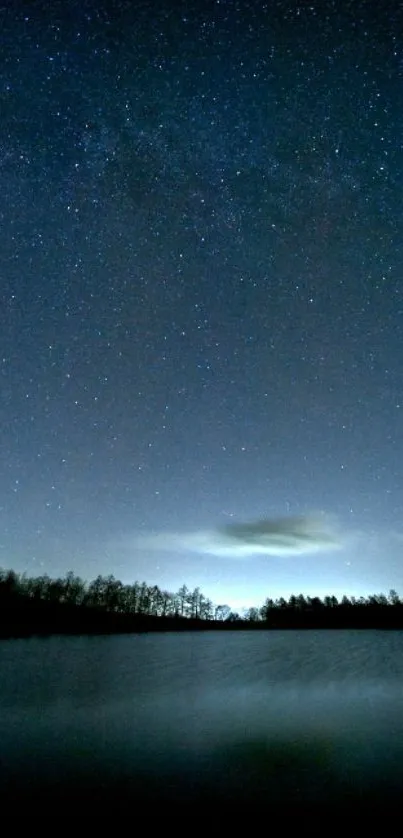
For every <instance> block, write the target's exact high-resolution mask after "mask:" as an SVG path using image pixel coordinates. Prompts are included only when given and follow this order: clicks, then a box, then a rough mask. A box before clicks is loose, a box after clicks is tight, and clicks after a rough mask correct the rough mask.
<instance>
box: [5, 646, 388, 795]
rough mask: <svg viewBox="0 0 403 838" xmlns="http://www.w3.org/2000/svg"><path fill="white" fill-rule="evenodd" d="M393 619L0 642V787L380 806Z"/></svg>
mask: <svg viewBox="0 0 403 838" xmlns="http://www.w3.org/2000/svg"><path fill="white" fill-rule="evenodd" d="M401 641H402V633H401V632H375V631H374V632H372V631H367V632H360V631H333V632H330V631H329V632H326V631H318V632H317V631H306V632H294V631H288V632H268V631H267V632H264V631H262V632H249V633H248V632H245V633H243V632H234V633H233V634H228V633H226V634H223V633H215V632H211V633H210V632H209V633H207V632H206V633H200V634H190V633H189V634H180V635H176V634H167V635H162V634H161V635H141V636H138V635H137V636H134V635H132V636H121V637H119V636H114V637H98V638H94V637H92V638H86V637H83V638H66V637H65V638H57V637H55V638H50V639H47V640H46V639H45V640H42V639H31V640H16V641H7V642H3V643H2V644H1V645H0V675H1V683H2V689H1V693H0V738H1V746H2V748H1V750H2V763H1V769H0V790H1V793H2V794H5V795H7V797H9V795H10V794H11V793H13V794H16V795H17V796H18V797H19V798H20V799H21V800H22V799H24V796H27V795H28V794H31V795H33V796H34V797H35V798H36V799H40V797H41V795H46V794H49V793H52V794H55V793H63V792H64V791H65V792H66V794H67V793H69V794H70V793H71V790H72V789H73V790H75V792H77V793H78V792H79V793H80V794H83V795H91V794H98V793H99V792H100V790H102V793H103V794H104V795H108V794H111V795H112V794H113V795H115V794H117V793H118V794H119V796H120V798H121V801H122V802H123V803H128V801H129V799H130V800H133V798H136V796H142V797H144V795H146V796H148V797H150V798H152V799H156V800H167V801H172V800H173V801H175V800H180V799H181V797H182V796H183V795H184V794H185V795H186V796H187V798H190V799H194V800H204V799H206V800H210V799H212V800H215V801H217V802H218V803H220V802H222V801H223V802H225V801H231V800H235V799H236V800H237V801H238V802H242V801H245V802H247V803H248V802H257V803H258V802H263V801H266V802H268V801H270V802H272V803H273V804H275V803H280V804H281V803H282V802H285V801H287V802H288V804H293V803H294V804H299V803H301V802H303V803H305V802H310V803H339V802H341V803H343V802H345V801H350V800H357V801H361V802H362V801H363V800H365V801H367V802H368V804H373V803H374V801H375V802H379V803H380V804H381V803H383V802H384V801H385V800H392V799H394V797H395V796H396V798H397V797H398V795H399V794H400V793H401V790H402V788H403V782H402V776H403V678H402V675H403V651H402V643H401Z"/></svg>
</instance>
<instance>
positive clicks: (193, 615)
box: [0, 570, 403, 637]
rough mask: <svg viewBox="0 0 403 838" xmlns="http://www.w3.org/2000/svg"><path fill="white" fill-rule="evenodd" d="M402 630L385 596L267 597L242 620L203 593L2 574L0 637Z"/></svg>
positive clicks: (397, 604)
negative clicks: (309, 629)
mask: <svg viewBox="0 0 403 838" xmlns="http://www.w3.org/2000/svg"><path fill="white" fill-rule="evenodd" d="M209 628H213V629H237V628H241V629H253V628H256V629H259V628H260V629H264V628H266V629H270V628H271V629H288V628H403V601H402V600H401V599H400V598H399V596H398V594H397V593H396V591H395V590H391V591H390V592H389V595H388V596H385V594H374V595H372V596H368V597H366V598H365V597H360V598H359V599H356V598H355V597H350V598H349V597H347V596H343V597H342V598H341V599H340V600H338V599H337V598H336V597H335V596H325V597H324V598H323V599H320V598H319V597H309V596H304V595H303V594H299V595H298V596H295V595H292V596H290V597H289V599H288V600H286V599H284V598H283V597H280V598H279V599H271V598H270V597H268V598H267V599H266V600H265V602H264V604H263V606H262V607H261V608H249V609H247V610H245V612H244V613H243V614H242V615H240V614H238V613H236V612H234V611H231V609H230V607H229V606H228V605H215V604H214V603H213V602H212V601H211V599H209V598H208V597H205V596H204V594H203V593H202V592H201V590H200V588H198V587H197V588H194V589H193V590H190V589H189V588H187V586H186V585H182V586H181V587H180V588H179V590H178V591H177V592H175V593H172V592H170V591H166V590H163V589H161V588H159V587H158V585H147V584H146V582H134V583H133V584H123V583H122V582H120V581H119V580H118V579H115V577H114V576H112V575H109V576H97V577H96V579H94V580H93V581H91V582H86V581H84V580H83V579H81V578H80V577H79V576H76V575H75V574H74V573H73V572H72V571H70V572H69V573H67V575H66V576H65V577H64V578H58V579H52V578H50V577H49V576H48V575H47V574H45V575H43V576H35V577H29V576H27V575H26V574H17V573H15V572H14V571H12V570H0V635H1V636H3V637H7V636H27V635H28V636H29V635H30V634H36V633H40V634H52V633H59V632H62V633H82V632H84V633H87V632H90V633H94V632H95V633H109V632H118V631H151V630H155V631H158V630H163V631H167V630H189V629H199V630H200V629H203V630H206V629H209Z"/></svg>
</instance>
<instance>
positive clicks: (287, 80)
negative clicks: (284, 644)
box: [0, 0, 403, 605]
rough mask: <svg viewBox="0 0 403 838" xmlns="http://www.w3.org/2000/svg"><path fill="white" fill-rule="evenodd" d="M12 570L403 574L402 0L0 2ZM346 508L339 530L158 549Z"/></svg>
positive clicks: (4, 498)
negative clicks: (261, 552)
mask: <svg viewBox="0 0 403 838" xmlns="http://www.w3.org/2000/svg"><path fill="white" fill-rule="evenodd" d="M0 32H1V45H2V47H1V52H0V95H1V98H0V126H1V128H0V132H1V140H0V184H1V194H2V201H1V207H0V283H1V296H2V302H1V311H0V317H1V323H0V340H1V361H2V363H1V400H0V410H1V416H0V455H1V484H0V515H1V537H0V540H1V544H0V564H1V565H3V566H4V567H13V568H15V569H16V570H19V571H22V570H26V571H27V572H28V573H29V574H31V575H35V574H39V573H44V572H47V573H49V574H50V575H54V574H60V573H64V572H65V571H67V570H68V569H69V568H72V569H73V570H74V571H76V572H77V573H79V574H81V575H82V576H84V577H85V578H92V577H94V576H96V575H97V574H98V573H109V572H112V573H114V574H115V576H117V577H118V578H121V579H122V580H124V581H131V580H134V579H140V580H141V579H145V580H146V581H147V582H149V583H150V584H152V583H157V584H159V585H160V586H162V587H165V588H168V589H175V588H176V587H178V586H179V585H180V584H181V583H182V582H186V583H187V584H188V585H189V586H194V585H200V587H201V588H202V590H203V591H204V593H205V594H206V595H208V596H211V597H212V599H213V600H214V601H216V602H217V601H221V602H222V601H228V602H230V604H232V603H235V604H237V605H239V604H243V603H249V604H252V603H259V602H260V601H261V600H263V599H264V598H265V596H267V595H270V596H274V597H275V596H279V595H282V594H284V595H287V594H289V593H291V592H294V593H299V592H300V591H302V592H304V593H311V594H312V593H315V594H316V593H319V594H321V595H322V594H324V593H335V594H336V595H339V594H340V593H341V592H346V593H350V594H355V595H360V594H361V593H362V594H366V593H369V592H373V591H378V590H386V591H387V590H388V589H389V588H390V587H395V588H397V589H398V590H399V591H400V592H402V591H403V561H402V548H403V526H402V523H401V519H402V508H403V465H402V463H403V284H402V282H403V243H402V229H403V205H402V199H401V196H402V193H403V146H402V143H403V140H402V138H403V39H402V35H401V33H402V32H403V8H402V6H401V3H398V2H396V3H386V4H379V7H378V8H375V4H373V3H372V2H369V1H368V2H354V3H348V2H343V0H341V2H334V3H331V2H329V3H326V2H322V1H321V2H315V0H313V2H311V3H299V4H297V3H294V2H290V3H286V2H278V3H275V2H268V3H260V2H257V0H256V2H247V0H245V2H236V1H235V2H231V0H228V1H227V2H225V0H220V2H218V1H217V2H208V0H207V2H206V0H199V2H186V3H180V2H175V3H173V2H171V3H170V4H169V3H168V2H167V0H165V2H153V3H151V2H150V3H148V2H144V3H142V4H141V5H140V4H138V3H134V2H131V0H130V2H129V0H127V2H108V3H106V2H105V3H103V2H95V0H94V1H93V2H92V0H91V1H88V0H87V2H86V0H81V2H76V1H75V0H70V2H69V3H65V2H60V0H59V2H57V0H53V2H52V3H50V2H49V3H45V2H35V0H34V2H32V0H30V2H25V3H24V2H22V0H21V2H8V3H3V5H2V7H1V8H0ZM312 510H314V511H316V510H319V511H325V512H327V513H330V514H331V515H335V516H337V517H338V519H339V521H340V527H341V530H342V532H343V533H344V537H345V542H346V544H345V547H344V549H343V550H341V551H339V552H336V553H331V554H329V555H327V554H323V555H320V554H318V555H315V556H312V557H311V556H301V557H290V558H273V557H270V558H267V559H266V558H264V557H257V558H256V557H255V558H253V559H248V560H242V561H241V560H237V561H233V560H231V559H228V558H225V559H223V558H221V559H220V558H212V557H211V556H195V555H190V554H189V555H188V554H187V553H184V554H175V553H168V552H166V553H164V554H161V555H159V554H158V553H156V552H155V551H154V552H151V553H149V554H147V552H143V551H139V550H137V549H136V547H135V543H136V538H137V537H138V535H139V533H140V534H141V533H146V532H148V531H149V530H151V529H152V530H162V531H165V530H167V531H174V532H178V531H182V530H199V529H201V530H203V529H205V528H210V527H214V526H215V525H222V524H226V523H228V522H232V521H236V520H249V519H254V518H259V517H261V516H264V515H287V514H301V513H305V512H310V511H312Z"/></svg>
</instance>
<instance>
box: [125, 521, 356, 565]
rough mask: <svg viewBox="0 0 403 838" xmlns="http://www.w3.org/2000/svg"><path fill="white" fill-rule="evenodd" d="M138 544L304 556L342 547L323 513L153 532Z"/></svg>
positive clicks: (215, 553)
mask: <svg viewBox="0 0 403 838" xmlns="http://www.w3.org/2000/svg"><path fill="white" fill-rule="evenodd" d="M326 523H327V526H326ZM136 544H137V546H138V547H139V548H141V547H143V548H144V549H151V550H168V551H176V550H181V551H182V550H188V551H191V552H193V553H199V554H201V555H211V556H228V557H230V558H247V557H249V556H256V555H261V556H303V555H308V554H312V553H318V552H323V551H327V550H334V549H336V548H338V547H341V540H340V537H339V535H338V534H337V532H336V528H335V526H334V524H333V525H332V526H331V525H330V522H329V521H327V522H326V520H325V519H324V518H323V517H322V516H320V517H315V516H300V517H289V518H264V519H261V520H258V521H252V522H247V523H239V524H237V523H234V524H228V525H227V526H225V527H218V528H217V529H212V530H197V531H195V532H188V533H172V532H171V533H170V532H166V533H164V532H160V533H150V534H149V535H144V536H140V537H139V538H138V539H137V541H136Z"/></svg>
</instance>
